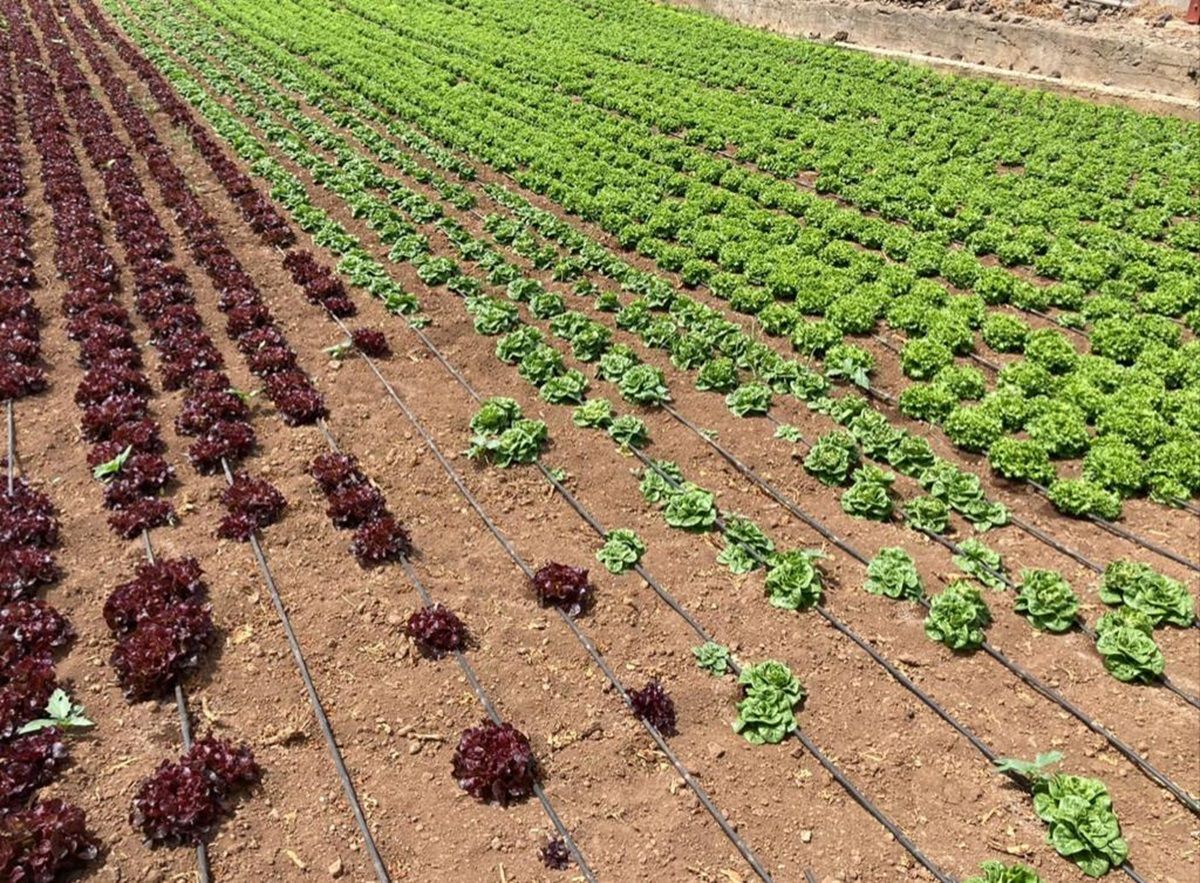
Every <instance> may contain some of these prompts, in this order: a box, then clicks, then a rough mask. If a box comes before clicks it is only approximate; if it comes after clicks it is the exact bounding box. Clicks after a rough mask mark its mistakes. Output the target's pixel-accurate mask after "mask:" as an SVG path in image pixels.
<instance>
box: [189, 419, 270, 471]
mask: <svg viewBox="0 0 1200 883" xmlns="http://www.w3.org/2000/svg"><path fill="white" fill-rule="evenodd" d="M256 442H257V439H256V438H255V435H254V429H253V428H252V427H251V426H250V424H249V423H246V422H244V421H240V422H233V421H226V420H223V421H221V422H220V423H217V424H216V425H215V426H213V428H212V429H210V430H209V431H208V433H207V434H206V435H205V436H204V438H202V439H199V440H198V441H195V442H193V443H192V444H191V445H190V446H189V447H188V459H189V460H190V461H191V463H192V466H194V467H195V469H196V471H197V472H199V473H200V474H201V475H212V474H213V473H214V472H219V471H220V470H221V460H222V459H224V460H226V461H228V462H230V463H235V462H237V461H238V460H241V459H242V458H243V457H247V456H249V455H250V452H251V451H253V450H254V445H255V443H256Z"/></svg>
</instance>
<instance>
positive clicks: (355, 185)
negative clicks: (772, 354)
mask: <svg viewBox="0 0 1200 883" xmlns="http://www.w3.org/2000/svg"><path fill="white" fill-rule="evenodd" d="M240 76H241V78H242V79H243V80H251V78H252V77H253V74H252V72H249V71H246V70H244V69H242V70H241V71H240ZM267 100H268V101H269V100H270V99H267ZM240 106H242V107H243V108H244V109H245V108H246V105H245V104H244V103H243V104H241V105H240ZM250 112H251V113H254V111H253V109H252V106H251V108H250ZM283 112H284V113H285V114H286V113H287V111H286V110H285V111H283ZM293 119H294V117H293ZM259 120H260V122H261V123H262V124H263V125H264V126H266V127H267V129H268V131H272V132H274V133H275V135H276V137H278V136H279V130H278V129H273V128H272V126H273V123H270V122H269V121H267V120H266V118H265V117H262V115H261V114H259ZM303 123H304V120H303V119H300V120H299V121H298V122H297V125H300V126H303ZM313 125H314V124H312V123H311V121H310V122H309V125H308V126H307V127H306V128H307V131H308V132H309V134H310V136H311V137H314V138H317V139H318V140H319V141H320V142H321V143H323V144H324V145H325V146H326V147H329V148H331V149H336V144H337V139H336V138H335V137H334V136H332V135H330V134H329V133H328V132H324V133H322V132H320V131H319V130H318V131H317V132H314V131H313ZM331 139H332V140H331ZM283 147H284V150H285V152H287V153H288V154H289V155H291V156H292V157H293V158H295V159H296V160H297V161H298V162H300V163H301V164H302V165H305V166H307V167H309V168H310V169H314V173H315V174H316V175H317V178H318V180H320V181H322V182H323V183H325V184H327V185H329V186H332V187H333V188H334V189H335V190H337V191H338V192H341V193H343V194H346V195H347V196H348V197H349V196H350V195H353V196H354V198H357V199H359V200H364V199H365V197H363V196H362V194H361V192H360V190H361V186H365V185H366V183H367V182H366V181H365V180H364V179H362V178H361V177H360V178H359V179H358V180H357V181H356V182H351V183H348V184H339V183H338V182H339V180H340V178H339V177H338V173H337V171H336V170H333V169H330V168H329V167H328V166H324V165H321V162H320V160H318V159H317V158H316V157H315V155H314V154H312V153H310V152H309V150H310V149H311V147H312V145H307V146H306V144H305V143H303V142H299V141H295V140H291V141H285V142H284V143H283ZM343 149H344V148H343ZM350 162H357V163H358V165H357V168H358V169H360V170H361V169H362V168H363V167H362V166H361V161H359V160H356V159H354V158H353V157H352V158H351V160H350V161H349V162H341V163H339V164H340V165H342V166H343V167H344V166H345V165H347V164H349V163H350ZM384 183H388V184H389V186H390V187H391V193H392V194H393V195H395V196H396V198H401V193H402V192H403V191H400V190H398V189H397V188H398V186H399V184H398V182H396V181H394V180H393V181H391V182H387V181H385V180H384V179H378V178H377V179H376V180H375V184H376V185H377V186H382V184H384ZM385 189H386V188H385ZM403 199H404V200H406V201H407V204H409V205H413V204H415V205H418V206H421V205H426V204H425V203H422V202H420V198H419V197H417V196H416V195H415V194H413V193H411V192H408V193H407V194H406V195H405V196H404V197H403ZM370 217H371V216H370V215H368V219H370ZM368 223H369V224H372V222H371V221H370V220H368ZM446 223H447V222H446V221H445V220H443V221H442V222H439V224H440V225H441V226H442V229H443V230H444V231H448V232H449V233H450V235H452V236H453V235H454V234H453V230H454V228H453V227H447V226H445V225H446ZM372 226H374V224H372ZM459 233H460V234H463V233H464V231H461V229H460V230H459ZM464 235H465V234H464ZM460 244H461V250H462V251H463V252H464V257H467V255H468V254H470V253H471V251H472V250H471V249H469V248H467V246H470V245H472V242H471V240H470V239H469V238H468V239H467V240H466V241H465V242H462V241H461V240H460ZM474 245H475V246H477V245H478V243H475V244H474ZM472 256H473V258H474V259H477V260H481V259H482V256H481V255H480V254H479V253H478V249H477V248H475V249H474V254H473V255H472ZM484 263H486V261H485V262H484ZM423 266H429V265H423ZM527 283H528V284H527ZM466 284H467V283H466V282H465V281H464V282H462V286H465V285H466ZM462 286H460V288H461V287H462ZM451 287H452V288H453V287H454V286H453V285H451ZM509 294H510V297H513V298H514V299H517V300H522V301H531V302H532V309H533V311H534V312H535V314H537V315H538V316H539V318H542V319H547V318H550V317H551V316H552V315H554V316H557V317H558V318H555V319H554V321H553V322H552V323H551V326H552V328H554V329H555V330H556V332H557V333H558V335H559V336H563V337H566V338H567V339H569V340H570V341H571V342H572V347H573V351H574V352H575V354H576V357H577V358H583V359H584V360H585V361H595V360H598V364H599V371H600V375H599V376H600V377H601V378H602V379H607V380H612V381H620V389H621V392H622V394H623V395H626V396H627V397H629V398H630V400H631V401H633V402H636V403H640V404H650V403H653V402H655V401H657V400H659V399H660V398H661V395H662V392H661V391H662V390H663V387H662V377H661V374H660V373H653V372H652V373H650V374H645V372H647V371H650V370H651V369H649V368H648V366H639V365H638V364H637V362H638V360H637V359H636V357H632V356H631V355H629V354H627V353H628V348H620V347H617V348H614V349H612V350H611V355H607V356H606V355H605V353H606V351H607V350H609V337H610V336H611V335H609V336H608V337H606V336H605V334H607V333H608V332H606V331H604V329H602V328H599V327H598V326H597V325H596V323H594V322H592V321H590V320H587V319H585V318H584V317H583V316H582V315H581V314H579V313H575V312H567V313H564V312H563V309H564V307H563V306H562V299H561V297H560V296H558V295H550V294H547V293H545V292H544V291H543V290H542V289H541V286H540V285H539V284H537V283H534V282H532V281H531V280H527V279H520V278H518V279H514V280H512V281H510V284H509ZM555 299H557V300H555ZM539 304H541V306H540V307H539ZM468 308H469V309H472V308H471V305H470V303H469V304H468ZM543 311H544V312H543ZM472 312H473V313H474V314H475V316H476V327H477V329H481V330H484V329H486V330H487V331H489V332H492V333H495V332H498V331H501V330H510V325H511V322H510V314H509V312H508V311H507V308H505V309H501V305H499V304H497V303H496V302H492V301H489V300H488V299H485V298H476V299H475V306H474V308H473V309H472ZM681 312H682V311H681ZM672 313H673V314H675V311H674V310H672ZM619 317H620V314H618V321H619ZM505 323H509V324H508V325H506V324H505ZM644 324H645V323H643V325H642V326H641V327H642V328H644ZM634 327H635V328H637V327H638V326H634ZM564 329H565V330H564ZM639 330H641V329H640V328H639ZM674 330H675V328H674V326H671V327H670V331H671V333H669V334H665V335H659V337H662V339H663V341H664V342H665V341H667V340H672V339H674ZM530 331H532V329H530ZM654 339H656V340H657V339H658V338H657V337H656V338H654ZM585 340H586V342H587V343H586V345H585ZM518 341H519V342H518ZM538 344H539V338H537V337H532V338H531V337H530V336H529V335H523V334H514V335H512V336H511V337H510V338H506V339H505V340H504V341H502V342H501V345H500V347H499V348H498V352H499V353H500V354H501V355H502V356H503V357H504V358H505V359H506V360H509V361H514V362H519V363H520V365H521V370H522V374H523V376H527V377H528V378H529V379H531V380H535V382H537V383H538V385H540V386H541V387H542V396H543V398H545V399H546V400H547V401H559V402H561V401H578V400H579V399H580V398H581V396H582V393H583V389H584V384H585V383H586V381H584V380H583V375H582V374H581V373H580V372H578V371H575V370H572V371H566V372H564V369H563V368H562V367H561V357H558V356H557V355H555V354H554V353H553V352H552V351H549V350H546V348H545V347H544V346H542V347H539V346H538ZM659 345H664V343H660V344H659ZM522 348H523V349H522ZM533 350H540V351H541V352H543V353H545V357H544V358H540V360H535V359H534V356H536V355H537V353H533ZM531 353H532V354H531ZM556 359H557V361H555V360H556ZM527 361H528V363H529V364H528V365H526V362H527ZM535 361H537V362H538V364H539V365H540V367H536V366H535ZM618 361H620V363H621V365H620V367H618V366H617V364H618ZM643 374H645V377H644V378H643ZM643 379H645V380H646V383H643V382H642V380H643ZM656 389H657V390H660V392H655V390H656ZM743 391H749V390H748V389H747V388H743ZM764 392H766V394H767V396H768V400H769V396H770V392H769V390H764ZM584 410H586V409H584ZM626 421H634V422H632V423H629V425H628V432H627V434H626V435H623V436H622V437H623V438H624V439H625V440H627V441H628V440H631V439H633V438H635V437H637V436H638V435H643V436H644V432H645V430H644V425H642V426H641V428H639V427H638V424H639V423H640V421H636V420H635V419H634V418H632V417H629V418H618V419H617V421H616V423H617V426H618V429H617V430H616V432H617V433H620V432H622V429H621V425H622V423H623V422H626ZM851 428H852V430H854V431H856V432H858V434H859V437H860V438H861V437H862V436H863V433H865V432H866V427H865V425H863V426H859V425H857V424H856V423H852V424H851ZM873 434H874V435H875V436H878V435H879V432H878V430H876V431H874V433H873ZM843 435H844V434H843ZM849 438H850V441H849V445H850V447H849V448H848V449H847V448H846V447H839V445H840V444H843V443H842V442H841V440H840V439H835V438H834V437H832V436H826V437H824V438H823V439H822V441H821V442H820V443H819V446H818V448H817V456H815V457H814V456H813V455H810V458H809V462H810V469H812V470H813V471H815V472H817V473H818V474H819V475H823V476H824V475H827V474H828V473H826V472H824V471H823V470H820V469H818V468H817V467H818V464H819V463H820V462H821V461H822V460H823V459H829V458H824V457H823V455H824V454H825V453H826V452H827V450H828V452H830V453H831V454H832V453H836V454H837V456H835V457H833V458H832V459H833V460H834V461H835V465H836V463H844V464H845V465H846V467H847V468H846V469H844V470H842V471H843V472H848V471H849V467H851V466H852V465H853V464H854V462H855V459H856V458H857V450H856V447H855V441H854V438H853V437H849ZM644 441H645V439H644V437H643V438H642V443H644ZM893 441H896V442H897V443H898V440H897V439H893ZM908 441H910V442H917V441H920V440H919V439H915V438H913V437H908ZM537 442H538V436H537V435H536V434H530V433H529V432H527V431H522V432H519V433H518V432H514V433H510V434H508V435H507V436H506V437H503V438H501V437H500V434H499V433H497V438H496V440H495V442H494V443H493V444H494V447H495V448H496V449H498V450H499V453H500V455H501V457H502V458H503V460H502V462H505V463H511V462H514V461H519V460H520V459H521V457H522V454H523V452H528V451H529V450H531V449H532V450H536V446H537ZM887 447H888V445H886V444H884V445H883V448H884V449H886V448H887ZM908 447H910V448H911V447H913V446H912V445H909V446H908ZM868 449H870V448H868ZM926 449H927V446H926ZM910 453H911V454H912V456H911V457H910V458H909V459H913V458H915V460H914V462H915V464H916V465H917V466H921V465H922V462H921V459H920V457H918V456H917V455H918V454H920V451H913V452H910ZM925 456H926V458H929V457H932V454H931V453H930V452H928V451H927V450H926V452H925ZM924 465H926V466H928V465H930V464H929V462H925V464H924ZM947 465H948V464H947ZM831 468H832V467H831ZM876 471H877V470H876ZM868 472H870V470H866V471H864V472H863V473H862V475H861V476H860V480H858V481H857V482H856V483H855V485H853V486H852V488H851V491H852V492H853V493H848V497H849V498H850V499H851V501H853V500H862V501H863V502H862V505H863V506H874V504H869V503H868V502H867V501H869V500H871V499H875V498H873V497H872V496H871V492H870V490H869V488H868V485H870V484H871V482H868V481H867V477H868V475H867V473H868ZM871 474H872V475H873V474H874V473H871ZM847 477H848V476H847V475H845V474H839V475H837V476H836V477H833V478H831V479H829V480H830V483H834V484H836V483H840V482H841V481H843V480H845V479H846V478H847ZM947 481H948V479H947V478H946V477H942V478H939V479H938V480H937V481H934V482H932V483H933V484H937V483H938V482H943V483H945V482H947ZM875 484H876V485H877V484H878V482H875ZM956 497H957V495H952V497H951V498H952V499H954V498H956ZM933 499H934V500H936V499H937V498H933ZM877 501H878V502H879V504H880V505H883V506H885V507H890V503H889V501H888V498H887V494H886V493H884V494H882V495H879V496H878V500H877ZM856 505H857V504H856ZM847 507H848V511H850V510H851V509H853V507H851V506H849V505H848V504H847ZM965 545H966V546H969V547H970V548H969V549H967V550H964V549H963V548H959V547H957V546H955V547H954V548H955V551H956V552H958V553H959V554H960V555H961V557H960V558H958V559H956V560H961V561H964V562H967V564H970V565H971V566H972V568H973V569H974V570H975V572H978V573H980V574H981V575H982V576H983V577H984V578H985V579H989V580H990V581H991V582H993V584H995V585H999V586H1001V587H1003V586H1004V585H1006V584H1007V585H1008V586H1009V587H1011V588H1014V589H1015V588H1016V586H1015V585H1014V583H1013V582H1012V581H1011V580H1009V578H1008V577H1007V576H1005V575H1004V574H1003V573H1002V572H1000V573H997V570H1000V569H1001V568H1002V565H1001V564H1000V559H999V557H998V556H995V554H994V553H992V552H991V551H990V550H988V549H987V548H986V547H984V546H982V545H981V544H979V543H977V542H976V541H969V542H968V543H966V544H965ZM967 564H964V566H967ZM1059 579H1060V582H1059V583H1056V585H1058V586H1059V587H1060V588H1061V578H1059ZM1134 582H1138V581H1137V580H1134ZM1142 583H1144V585H1145V588H1146V589H1147V591H1149V592H1151V593H1159V592H1161V593H1164V594H1163V599H1164V601H1165V599H1166V598H1167V597H1175V598H1176V600H1177V602H1178V604H1185V605H1186V604H1187V603H1188V602H1189V598H1188V596H1187V593H1186V591H1185V590H1184V589H1183V587H1182V586H1181V585H1179V584H1177V583H1174V582H1173V581H1170V580H1164V578H1161V577H1152V576H1150V575H1148V574H1147V576H1146V578H1145V580H1143V581H1142ZM1152 585H1153V586H1156V587H1157V588H1154V589H1151V588H1150V587H1151V586H1152ZM1060 594H1061V593H1060ZM1069 594H1070V593H1069V591H1068V593H1067V595H1068V596H1069ZM1132 594H1136V593H1134V592H1131V596H1132ZM1147 597H1148V596H1147ZM1062 600H1064V602H1065V601H1066V600H1068V598H1067V596H1064V597H1063V599H1062ZM1178 604H1176V605H1174V606H1178ZM1167 606H1172V605H1171V604H1170V602H1167ZM1181 609H1182V608H1181ZM1179 616H1180V617H1182V619H1180V620H1179V621H1181V622H1186V621H1187V620H1188V619H1189V616H1188V614H1187V613H1186V612H1183V613H1181V614H1179ZM1070 619H1071V617H1068V621H1069V620H1070ZM1154 619H1155V620H1157V621H1159V622H1161V621H1162V619H1161V617H1160V616H1157V615H1156V616H1155V617H1154ZM1127 637H1128V638H1129V639H1131V640H1132V639H1134V638H1136V642H1137V643H1139V644H1144V643H1145V642H1146V638H1145V637H1144V636H1142V635H1141V634H1140V633H1139V635H1137V636H1134V635H1133V634H1132V633H1130V634H1129V635H1128V636H1127ZM1111 643H1112V642H1111V641H1109V642H1106V643H1105V646H1106V647H1108V646H1110V644H1111ZM1121 643H1128V641H1124V642H1121ZM1147 646H1148V645H1147ZM1119 655H1122V658H1124V656H1125V655H1127V654H1119ZM1160 668H1161V654H1159V653H1158V652H1157V651H1156V650H1154V651H1151V652H1150V655H1149V656H1148V657H1146V664H1145V666H1143V667H1142V668H1141V674H1140V675H1138V677H1140V678H1147V677H1148V678H1154V677H1155V676H1156V674H1155V670H1156V669H1160ZM1116 670H1118V671H1120V672H1121V673H1122V674H1123V675H1126V676H1127V677H1128V675H1129V674H1130V673H1131V670H1130V669H1128V668H1127V667H1126V666H1124V665H1118V666H1116Z"/></svg>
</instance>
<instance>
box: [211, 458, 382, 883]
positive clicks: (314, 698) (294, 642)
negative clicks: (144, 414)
mask: <svg viewBox="0 0 1200 883" xmlns="http://www.w3.org/2000/svg"><path fill="white" fill-rule="evenodd" d="M221 468H222V469H223V470H224V471H225V483H226V484H228V485H232V484H233V473H232V472H231V471H230V469H229V463H228V462H226V460H225V458H224V457H222V458H221ZM250 548H251V549H252V550H253V551H254V558H255V560H256V561H257V562H258V570H259V573H260V574H262V578H263V582H264V583H266V586H267V591H268V592H269V593H270V595H271V603H272V604H273V605H274V606H275V613H276V614H278V616H279V623H280V625H282V626H283V632H284V634H285V635H286V636H287V642H288V647H289V648H291V651H292V659H293V660H294V661H295V663H296V670H297V671H298V672H299V673H300V679H301V680H302V681H303V682H304V689H305V691H306V692H307V693H308V703H309V705H310V706H312V710H313V716H314V717H315V718H316V719H317V726H319V727H320V728H321V735H323V736H324V737H325V744H326V745H327V746H328V748H329V755H330V757H331V758H333V765H334V767H335V768H336V769H337V774H338V778H339V779H340V780H341V782H342V790H343V791H344V792H345V794H346V799H347V800H348V801H349V802H350V811H351V812H352V813H353V814H354V821H355V822H356V823H357V825H358V829H359V831H360V832H361V833H362V837H363V842H364V843H365V845H366V847H367V854H368V855H369V856H370V857H371V864H372V865H374V867H375V876H376V878H377V879H378V880H379V883H391V879H392V878H391V876H390V875H389V874H388V871H387V867H386V866H385V865H384V863H383V857H382V856H381V855H380V854H379V849H378V848H377V847H376V846H375V838H374V837H372V836H371V828H370V826H369V825H368V824H367V818H366V814H365V813H363V808H362V804H361V803H360V802H359V799H358V792H357V791H356V790H355V789H354V782H353V781H352V780H351V778H350V771H349V770H347V769H346V761H345V760H344V759H343V757H342V751H341V749H340V748H338V744H337V739H336V738H334V735H333V727H332V726H331V725H330V723H329V716H328V715H327V714H326V713H325V707H324V706H323V705H322V704H321V697H320V696H319V695H318V693H317V686H316V684H314V683H313V679H312V675H311V674H310V673H309V671H308V663H307V662H305V660H304V652H303V651H302V650H301V649H300V641H299V639H297V637H296V633H295V631H293V630H292V621H291V619H290V618H289V617H288V613H287V609H286V608H285V607H284V605H283V599H282V598H281V597H280V596H279V588H278V587H277V586H276V585H275V577H274V576H273V575H272V574H271V567H270V565H269V564H268V563H267V556H266V554H265V553H264V552H263V550H262V546H260V545H259V542H258V534H257V532H255V533H252V534H250Z"/></svg>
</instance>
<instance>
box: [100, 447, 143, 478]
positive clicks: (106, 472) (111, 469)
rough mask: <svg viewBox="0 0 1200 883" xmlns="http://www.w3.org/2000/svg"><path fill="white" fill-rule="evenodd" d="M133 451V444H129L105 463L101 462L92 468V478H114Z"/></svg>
mask: <svg viewBox="0 0 1200 883" xmlns="http://www.w3.org/2000/svg"><path fill="white" fill-rule="evenodd" d="M132 453H133V445H129V446H127V447H126V448H125V450H123V451H121V453H119V454H117V456H115V457H113V458H112V459H111V460H109V461H108V462H106V463H101V464H100V465H99V466H97V467H96V468H95V469H93V470H92V478H94V479H96V480H97V481H109V480H111V479H113V478H116V477H117V475H118V474H119V473H120V472H121V470H122V469H124V468H125V463H126V461H128V460H129V455H130V454H132Z"/></svg>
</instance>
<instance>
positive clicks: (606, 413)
mask: <svg viewBox="0 0 1200 883" xmlns="http://www.w3.org/2000/svg"><path fill="white" fill-rule="evenodd" d="M571 422H572V423H574V424H575V425H576V426H578V427H580V428H582V429H608V427H609V426H611V425H612V422H613V406H612V402H610V401H609V400H608V399H588V400H587V401H586V402H584V403H583V404H582V405H580V406H578V407H577V408H576V409H575V410H574V411H572V412H571Z"/></svg>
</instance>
